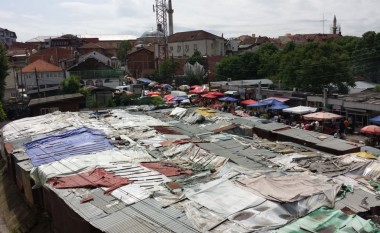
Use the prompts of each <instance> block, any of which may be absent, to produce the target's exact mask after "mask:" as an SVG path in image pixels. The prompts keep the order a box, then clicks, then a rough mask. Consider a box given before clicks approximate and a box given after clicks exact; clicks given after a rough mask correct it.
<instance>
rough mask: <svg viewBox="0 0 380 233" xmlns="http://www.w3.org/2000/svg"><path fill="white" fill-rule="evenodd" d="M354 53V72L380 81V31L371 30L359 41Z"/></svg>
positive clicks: (374, 80)
mask: <svg viewBox="0 0 380 233" xmlns="http://www.w3.org/2000/svg"><path fill="white" fill-rule="evenodd" d="M352 54H353V55H352V56H353V67H354V74H355V75H357V76H361V77H364V78H366V79H367V80H369V81H373V82H379V81H380V56H379V54H380V33H375V32H373V31H369V32H366V33H364V34H363V36H362V37H361V38H360V39H359V40H358V41H357V43H356V47H355V50H354V51H353V53H352Z"/></svg>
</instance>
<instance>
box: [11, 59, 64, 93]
mask: <svg viewBox="0 0 380 233" xmlns="http://www.w3.org/2000/svg"><path fill="white" fill-rule="evenodd" d="M63 80H64V71H63V70H62V68H60V67H58V66H55V65H53V64H50V63H48V62H46V61H44V60H41V59H39V60H37V61H35V62H33V63H31V64H29V65H27V66H25V67H24V68H22V69H21V70H20V71H19V72H18V84H19V86H24V87H25V90H26V93H27V94H28V95H35V94H38V92H39V93H40V94H41V95H42V96H43V95H44V93H45V92H52V91H53V92H54V91H58V90H59V89H60V84H61V83H62V82H63Z"/></svg>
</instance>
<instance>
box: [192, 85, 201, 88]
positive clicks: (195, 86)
mask: <svg viewBox="0 0 380 233" xmlns="http://www.w3.org/2000/svg"><path fill="white" fill-rule="evenodd" d="M197 87H202V86H201V85H193V86H190V89H194V88H197Z"/></svg>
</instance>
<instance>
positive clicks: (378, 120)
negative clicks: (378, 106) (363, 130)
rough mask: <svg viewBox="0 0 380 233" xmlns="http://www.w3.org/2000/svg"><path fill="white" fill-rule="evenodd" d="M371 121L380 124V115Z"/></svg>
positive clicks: (370, 120)
mask: <svg viewBox="0 0 380 233" xmlns="http://www.w3.org/2000/svg"><path fill="white" fill-rule="evenodd" d="M369 122H372V123H375V124H380V116H377V117H374V118H371V119H369Z"/></svg>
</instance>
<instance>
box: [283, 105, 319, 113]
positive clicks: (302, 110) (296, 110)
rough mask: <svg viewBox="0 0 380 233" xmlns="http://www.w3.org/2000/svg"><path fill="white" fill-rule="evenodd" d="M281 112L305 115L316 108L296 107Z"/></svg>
mask: <svg viewBox="0 0 380 233" xmlns="http://www.w3.org/2000/svg"><path fill="white" fill-rule="evenodd" d="M282 111H283V112H288V113H293V114H306V113H310V112H315V111H317V108H312V107H307V106H297V107H293V108H285V109H282Z"/></svg>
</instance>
